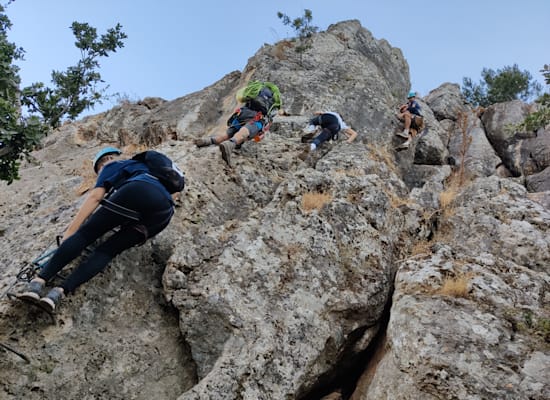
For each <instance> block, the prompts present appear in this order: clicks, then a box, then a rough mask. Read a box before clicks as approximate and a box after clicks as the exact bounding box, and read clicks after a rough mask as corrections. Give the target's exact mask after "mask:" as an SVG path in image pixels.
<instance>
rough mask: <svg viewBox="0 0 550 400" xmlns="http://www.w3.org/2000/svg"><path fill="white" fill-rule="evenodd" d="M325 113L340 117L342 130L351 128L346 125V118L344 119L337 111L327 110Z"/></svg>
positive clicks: (339, 123)
mask: <svg viewBox="0 0 550 400" xmlns="http://www.w3.org/2000/svg"><path fill="white" fill-rule="evenodd" d="M323 114H330V115H334V116H335V117H336V118H338V125H340V130H342V129H349V126H347V125H346V123H345V122H344V120H343V119H342V117H341V116H340V114H338V113H335V112H331V111H328V112H325V113H323Z"/></svg>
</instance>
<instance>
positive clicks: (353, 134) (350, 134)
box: [344, 128, 357, 143]
mask: <svg viewBox="0 0 550 400" xmlns="http://www.w3.org/2000/svg"><path fill="white" fill-rule="evenodd" d="M344 133H345V134H346V136H347V138H348V140H347V142H348V143H351V142H353V141H354V140H355V138H356V137H357V132H355V131H354V130H353V129H351V128H347V129H346V130H344Z"/></svg>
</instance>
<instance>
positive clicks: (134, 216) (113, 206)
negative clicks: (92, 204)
mask: <svg viewBox="0 0 550 400" xmlns="http://www.w3.org/2000/svg"><path fill="white" fill-rule="evenodd" d="M99 204H101V205H102V206H103V207H105V208H106V209H107V210H109V211H112V212H114V213H115V214H118V215H122V216H123V217H126V218H129V219H131V220H133V221H139V219H140V217H141V214H140V213H138V212H137V211H134V210H130V209H129V208H126V207H123V206H121V205H120V204H117V203H114V202H112V201H110V200H109V199H105V198H104V199H103V200H101V201H100V202H99Z"/></svg>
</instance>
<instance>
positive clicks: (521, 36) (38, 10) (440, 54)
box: [4, 0, 550, 113]
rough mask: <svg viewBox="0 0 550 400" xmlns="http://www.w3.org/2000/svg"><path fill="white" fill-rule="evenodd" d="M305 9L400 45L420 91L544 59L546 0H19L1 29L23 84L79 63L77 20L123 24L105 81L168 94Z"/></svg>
mask: <svg viewBox="0 0 550 400" xmlns="http://www.w3.org/2000/svg"><path fill="white" fill-rule="evenodd" d="M5 2H6V0H4V4H5ZM306 8H308V9H311V10H312V13H313V24H314V25H316V26H318V27H319V28H320V29H321V30H325V29H326V28H327V27H328V26H329V25H330V24H333V23H336V22H340V21H344V20H349V19H358V20H359V21H360V22H361V24H362V25H363V27H365V28H366V29H368V30H369V31H371V33H372V34H373V35H374V37H375V38H377V39H386V40H387V41H388V42H389V43H390V44H391V45H392V46H394V47H398V48H400V49H401V50H402V52H403V54H404V56H405V58H406V60H407V62H408V63H409V68H410V74H411V82H412V89H413V90H416V91H418V92H419V94H420V95H426V94H427V93H428V92H429V91H430V90H432V89H435V88H437V87H438V86H439V85H441V84H442V83H444V82H454V83H459V84H461V83H462V78H463V77H465V76H467V77H470V78H472V79H474V81H476V82H477V81H479V79H480V77H481V76H480V73H481V70H482V69H483V68H484V67H487V68H492V69H494V70H496V69H500V68H502V67H504V66H506V65H513V64H518V65H519V67H520V69H521V70H528V71H529V72H530V73H531V75H532V76H533V77H534V78H536V79H537V80H539V81H540V82H543V79H542V75H541V74H540V72H539V70H540V69H541V68H542V67H543V65H544V64H550V41H549V39H550V0H523V1H512V0H499V1H497V0H461V1H447V0H417V1H400V0H393V1H391V2H390V1H386V0H376V1H370V0H276V1H275V0H274V1H243V0H200V1H191V0H157V1H151V0H148V1H144V0H15V2H14V3H12V4H10V5H9V6H8V7H7V8H6V14H7V15H8V17H9V18H10V20H11V22H12V24H13V27H12V29H11V30H10V32H9V33H8V35H9V40H10V41H11V42H14V43H16V44H17V45H18V46H20V47H23V48H24V49H25V51H26V55H25V61H22V62H20V63H19V65H20V67H21V71H20V76H21V78H22V80H23V82H22V84H23V86H25V85H28V84H30V83H32V82H37V81H40V82H45V83H47V84H49V82H50V73H51V71H52V70H54V69H55V70H65V68H66V67H67V66H69V65H73V64H75V63H76V62H77V60H78V58H79V52H78V50H77V49H76V48H75V47H74V37H73V35H72V32H71V30H70V25H71V23H72V22H73V21H78V22H88V23H89V24H90V25H91V26H94V27H96V28H97V29H98V32H99V33H105V31H106V29H107V28H111V27H114V26H115V25H116V24H117V23H120V24H121V25H122V26H123V31H124V32H125V33H126V34H127V35H128V38H127V39H126V40H125V46H124V48H122V49H120V50H119V51H118V52H117V53H115V54H112V55H111V56H110V57H109V58H106V59H104V60H102V61H101V70H100V73H101V75H102V78H103V79H104V80H105V81H106V82H107V83H108V84H109V85H110V88H109V92H110V93H115V92H117V93H120V94H121V95H123V96H125V97H127V98H129V99H130V100H138V99H141V98H143V97H146V96H158V97H162V98H164V99H166V100H173V99H175V98H178V97H181V96H184V95H186V94H189V93H192V92H195V91H197V90H201V89H202V88H204V87H206V86H208V85H210V84H212V83H214V82H216V81H217V80H219V79H221V78H222V77H223V76H224V75H225V74H227V73H229V72H231V71H234V70H242V69H243V68H244V67H245V65H246V63H247V61H248V59H249V58H250V57H252V56H253V55H254V54H255V52H256V51H257V50H258V49H259V48H260V47H261V46H262V45H263V44H264V43H269V44H273V43H275V42H277V41H278V40H281V39H284V38H288V37H291V36H294V31H293V30H292V29H291V28H290V27H287V26H285V25H283V24H282V22H281V20H280V19H279V18H277V12H278V11H281V12H283V13H285V14H287V15H289V16H290V17H298V16H301V15H303V10H304V9H306ZM545 89H546V90H547V89H548V87H545ZM115 104H116V102H115V101H112V102H106V103H105V104H104V105H102V106H98V107H96V109H95V110H94V111H92V112H91V113H96V112H100V111H104V110H106V109H109V108H111V107H113V106H114V105H115ZM88 113H90V112H88Z"/></svg>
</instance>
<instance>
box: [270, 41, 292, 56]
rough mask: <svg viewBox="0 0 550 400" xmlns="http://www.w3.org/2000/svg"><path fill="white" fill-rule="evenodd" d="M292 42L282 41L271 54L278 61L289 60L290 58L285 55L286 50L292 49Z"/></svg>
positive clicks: (274, 47)
mask: <svg viewBox="0 0 550 400" xmlns="http://www.w3.org/2000/svg"><path fill="white" fill-rule="evenodd" d="M292 46H293V45H292V42H290V41H288V40H281V41H280V42H278V43H277V44H276V45H275V46H273V49H272V50H271V54H272V56H273V57H274V58H276V59H277V60H287V59H288V56H287V55H286V54H285V50H286V49H289V48H291V47H292Z"/></svg>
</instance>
